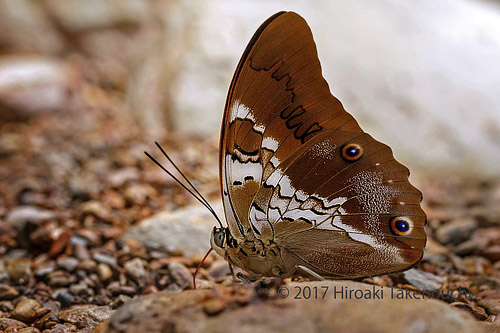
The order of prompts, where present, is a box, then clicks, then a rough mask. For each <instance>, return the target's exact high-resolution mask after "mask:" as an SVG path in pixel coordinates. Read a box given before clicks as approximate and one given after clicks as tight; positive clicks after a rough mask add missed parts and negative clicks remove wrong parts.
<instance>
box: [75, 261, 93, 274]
mask: <svg viewBox="0 0 500 333" xmlns="http://www.w3.org/2000/svg"><path fill="white" fill-rule="evenodd" d="M78 269H79V270H82V271H84V272H87V273H93V272H95V271H96V270H97V263H96V262H95V261H94V260H92V259H84V260H82V261H81V262H80V264H79V265H78Z"/></svg>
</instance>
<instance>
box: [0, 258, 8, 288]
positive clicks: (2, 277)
mask: <svg viewBox="0 0 500 333" xmlns="http://www.w3.org/2000/svg"><path fill="white" fill-rule="evenodd" d="M9 280H10V277H9V273H7V267H5V264H4V262H3V260H0V283H8V282H9Z"/></svg>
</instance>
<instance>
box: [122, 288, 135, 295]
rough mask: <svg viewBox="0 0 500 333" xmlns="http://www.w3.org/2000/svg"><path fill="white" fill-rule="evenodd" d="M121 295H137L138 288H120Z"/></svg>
mask: <svg viewBox="0 0 500 333" xmlns="http://www.w3.org/2000/svg"><path fill="white" fill-rule="evenodd" d="M119 294H125V295H131V296H133V295H135V294H137V288H136V287H133V286H120V288H119Z"/></svg>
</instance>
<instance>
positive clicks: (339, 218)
mask: <svg viewBox="0 0 500 333" xmlns="http://www.w3.org/2000/svg"><path fill="white" fill-rule="evenodd" d="M408 176H409V171H408V169H407V168H406V167H405V166H403V165H401V164H400V163H398V162H397V161H396V160H395V159H394V157H393V154H392V151H391V149H390V148H389V147H388V146H386V145H384V144H382V143H380V142H378V141H376V140H375V139H373V138H372V137H371V136H370V135H368V134H366V133H365V132H363V131H362V129H361V128H360V127H359V125H358V123H357V122H356V120H354V118H353V117H352V116H351V115H350V114H349V113H347V112H346V111H345V110H344V108H343V106H342V104H341V103H340V101H339V100H338V99H337V98H335V97H334V96H333V95H332V94H331V93H330V90H329V87H328V84H327V83H326V81H325V79H324V78H323V76H322V73H321V66H320V63H319V59H318V55H317V51H316V46H315V43H314V40H313V37H312V33H311V30H310V29H309V27H308V25H307V23H306V22H305V20H304V19H303V18H302V17H300V16H299V15H298V14H296V13H293V12H280V13H277V14H275V15H273V16H271V17H270V18H269V19H268V20H266V21H265V22H264V23H263V24H262V25H261V26H260V27H259V29H258V30H257V32H256V33H255V34H254V36H253V37H252V39H251V40H250V43H249V44H248V46H247V48H246V49H245V52H244V53H243V56H242V58H241V60H240V62H239V64H238V67H237V69H236V72H235V74H234V76H233V80H232V82H231V86H230V89H229V93H228V96H227V100H226V106H225V110H224V119H223V123H222V130H221V141H220V182H221V192H222V196H223V200H224V210H225V215H226V220H227V224H228V227H222V224H221V227H220V228H214V229H213V232H212V235H211V246H212V249H214V250H215V251H216V252H217V253H218V254H219V255H221V256H223V257H224V258H225V259H226V260H227V261H228V262H229V263H230V264H234V265H236V266H238V267H241V268H243V269H244V270H245V271H247V272H248V273H250V274H253V275H255V276H256V277H260V276H277V277H288V276H291V275H293V274H304V273H305V274H308V275H311V276H315V277H317V278H321V277H323V278H359V277H367V276H373V275H378V274H385V273H390V272H396V271H402V270H406V269H409V268H410V267H412V266H413V265H415V264H416V263H417V262H418V261H419V260H420V259H421V257H422V255H423V249H424V246H425V242H426V235H425V231H424V225H425V223H426V216H425V213H424V212H423V210H422V208H421V207H420V202H421V200H422V194H421V192H420V191H419V190H417V189H416V188H415V187H413V186H412V185H411V184H410V183H409V181H408ZM199 200H200V199H199ZM200 201H201V200H200ZM207 255H208V254H207ZM242 278H243V279H245V277H244V276H243V277H242Z"/></svg>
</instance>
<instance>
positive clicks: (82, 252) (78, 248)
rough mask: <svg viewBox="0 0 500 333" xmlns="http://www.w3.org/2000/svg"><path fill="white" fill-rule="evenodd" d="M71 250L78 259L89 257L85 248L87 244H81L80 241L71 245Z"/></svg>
mask: <svg viewBox="0 0 500 333" xmlns="http://www.w3.org/2000/svg"><path fill="white" fill-rule="evenodd" d="M73 251H74V254H75V257H77V258H78V259H80V260H84V259H90V254H89V250H88V249H87V246H86V245H85V244H82V243H80V242H77V243H75V244H74V245H73Z"/></svg>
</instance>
